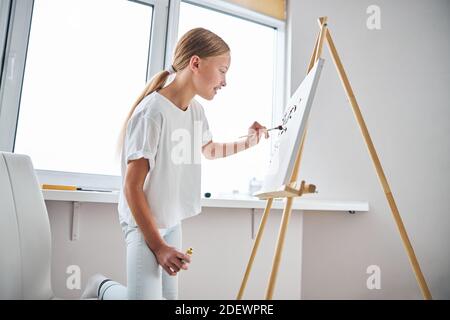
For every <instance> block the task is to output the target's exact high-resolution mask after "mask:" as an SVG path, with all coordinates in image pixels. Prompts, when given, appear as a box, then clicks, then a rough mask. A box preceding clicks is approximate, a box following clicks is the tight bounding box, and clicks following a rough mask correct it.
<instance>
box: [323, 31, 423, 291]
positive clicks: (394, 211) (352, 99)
mask: <svg viewBox="0 0 450 320" xmlns="http://www.w3.org/2000/svg"><path fill="white" fill-rule="evenodd" d="M326 40H327V42H328V48H329V49H330V53H331V56H332V57H333V61H334V64H335V66H336V69H337V71H338V73H339V77H340V78H341V82H342V85H343V86H344V89H345V92H346V94H347V97H348V99H349V101H350V104H351V106H352V108H353V113H354V115H355V117H356V120H357V122H358V124H359V127H360V129H361V132H362V135H363V137H364V140H365V142H366V145H367V149H368V151H369V154H370V156H371V158H372V162H373V164H374V166H375V169H376V172H377V175H378V178H379V180H380V183H381V186H382V188H383V190H384V193H385V195H386V198H387V201H388V203H389V206H390V208H391V212H392V216H393V217H394V220H395V223H396V225H397V229H398V231H399V233H400V237H401V239H402V241H403V245H404V247H405V250H406V253H407V254H408V258H409V261H410V263H411V266H412V268H413V271H414V273H415V276H416V280H417V282H418V284H419V286H420V289H421V291H422V295H423V297H424V298H425V299H426V300H429V299H432V297H431V293H430V290H429V289H428V286H427V283H426V281H425V278H424V276H423V274H422V271H421V270H420V265H419V262H418V261H417V258H416V255H415V254H414V250H413V247H412V245H411V242H410V241H409V238H408V234H407V233H406V229H405V226H404V225H403V221H402V218H401V216H400V213H399V211H398V208H397V205H396V203H395V200H394V196H393V195H392V192H391V189H390V187H389V183H388V181H387V179H386V176H385V174H384V171H383V167H382V166H381V163H380V160H379V159H378V155H377V152H376V150H375V146H374V145H373V142H372V139H371V138H370V135H369V130H368V129H367V126H366V124H365V122H364V118H363V116H362V114H361V110H360V108H359V105H358V103H357V101H356V98H355V95H354V94H353V90H352V87H351V86H350V82H349V80H348V78H347V75H346V73H345V71H344V67H343V66H342V62H341V59H340V58H339V55H338V53H337V50H336V47H335V46H334V43H333V39H332V38H331V34H330V32H329V30H327V32H326Z"/></svg>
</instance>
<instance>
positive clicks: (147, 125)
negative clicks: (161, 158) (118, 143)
mask: <svg viewBox="0 0 450 320" xmlns="http://www.w3.org/2000/svg"><path fill="white" fill-rule="evenodd" d="M160 132H161V127H160V126H159V125H158V123H157V122H156V121H155V120H153V119H152V118H149V117H145V116H137V117H132V118H130V121H129V122H128V127H127V133H126V146H125V163H128V161H130V160H136V159H140V158H145V159H148V161H149V164H150V168H153V167H154V165H155V158H156V153H157V150H158V143H159V137H160Z"/></svg>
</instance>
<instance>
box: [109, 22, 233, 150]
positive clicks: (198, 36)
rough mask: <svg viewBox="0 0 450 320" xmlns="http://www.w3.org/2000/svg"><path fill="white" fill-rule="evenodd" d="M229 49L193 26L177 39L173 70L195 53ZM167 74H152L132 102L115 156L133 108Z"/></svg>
mask: <svg viewBox="0 0 450 320" xmlns="http://www.w3.org/2000/svg"><path fill="white" fill-rule="evenodd" d="M229 51H230V48H229V47H228V45H227V44H226V42H225V41H223V39H222V38H221V37H219V36H218V35H216V34H215V33H213V32H211V31H209V30H207V29H204V28H195V29H192V30H190V31H188V32H186V33H185V34H184V35H183V36H182V37H181V38H180V40H178V43H177V45H176V47H175V52H174V57H173V63H172V68H173V70H174V71H175V72H178V71H181V70H183V69H184V68H186V67H187V66H188V65H189V62H190V59H191V57H192V56H194V55H197V56H199V57H200V58H207V57H214V56H219V55H222V54H225V53H227V52H229ZM169 75H170V73H169V71H167V70H164V71H161V72H159V73H157V74H156V75H155V76H153V78H152V79H151V80H150V81H149V82H148V83H147V85H146V86H145V88H144V91H142V93H141V94H140V95H139V97H138V98H137V100H136V101H135V102H134V104H133V106H132V107H131V110H130V112H128V115H127V117H126V120H125V122H124V123H123V126H122V130H121V131H120V135H119V141H118V144H117V156H119V155H120V153H121V151H122V148H123V144H124V140H125V134H126V130H127V126H128V121H129V120H130V118H131V116H132V115H133V112H134V110H135V109H136V107H137V106H138V105H139V103H141V101H142V100H143V99H144V98H145V97H146V96H148V95H149V94H151V93H152V92H154V91H158V90H160V89H162V88H163V87H164V85H165V84H166V81H167V78H168V76H169Z"/></svg>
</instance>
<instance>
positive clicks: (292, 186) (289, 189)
mask: <svg viewBox="0 0 450 320" xmlns="http://www.w3.org/2000/svg"><path fill="white" fill-rule="evenodd" d="M318 23H319V26H320V32H319V34H318V36H317V39H316V43H315V46H314V50H313V53H312V56H311V60H310V62H309V66H308V72H307V74H308V73H309V71H310V70H311V69H312V67H313V66H314V63H315V62H316V61H317V60H318V59H319V58H320V56H321V54H322V47H323V43H324V41H325V40H326V42H327V43H328V49H329V50H330V53H331V56H332V58H333V62H334V64H335V66H336V69H337V72H338V73H339V77H340V78H341V82H342V85H343V86H344V89H345V92H346V94H347V98H348V100H349V101H350V104H351V106H352V109H353V113H354V114H355V117H356V121H357V122H358V124H359V127H360V129H361V132H362V135H363V137H364V140H365V142H366V145H367V148H368V151H369V154H370V156H371V158H372V161H373V164H374V165H375V170H376V172H377V175H378V178H379V180H380V182H381V186H382V188H383V190H384V193H385V195H386V199H387V201H388V203H389V206H390V208H391V211H392V215H393V217H394V220H395V223H396V225H397V229H398V231H399V233H400V237H401V239H402V242H403V245H404V247H405V250H406V252H407V254H408V258H409V261H410V263H411V266H412V268H413V271H414V273H415V276H416V280H417V282H418V284H419V287H420V289H421V291H422V295H423V297H424V299H426V300H429V299H432V297H431V293H430V290H429V289H428V286H427V283H426V281H425V278H424V276H423V274H422V271H421V270H420V266H419V262H418V261H417V258H416V255H415V254H414V250H413V248H412V245H411V243H410V241H409V238H408V235H407V233H406V229H405V226H404V225H403V221H402V218H401V217H400V213H399V211H398V209H397V205H396V204H395V200H394V196H393V195H392V192H391V189H390V187H389V184H388V181H387V179H386V176H385V175H384V172H383V168H382V167H381V163H380V160H379V159H378V155H377V152H376V150H375V147H374V145H373V143H372V139H371V138H370V135H369V131H368V130H367V127H366V124H365V122H364V119H363V116H362V114H361V110H360V108H359V105H358V103H357V102H356V98H355V95H354V94H353V90H352V88H351V86H350V82H349V80H348V78H347V75H346V73H345V71H344V67H343V66H342V62H341V59H340V58H339V55H338V53H337V51H336V47H335V46H334V43H333V39H332V38H331V34H330V31H329V29H328V28H327V17H321V18H319V19H318ZM307 130H308V126H306V128H305V134H304V135H303V139H302V141H301V144H300V148H299V150H298V153H297V156H296V160H295V164H294V168H293V172H292V176H291V179H290V183H289V185H284V186H282V187H281V188H280V190H281V191H280V190H278V191H274V192H266V193H262V194H258V195H257V196H258V197H259V198H260V199H267V204H266V208H265V210H264V214H263V217H262V219H261V224H260V226H259V229H258V233H257V235H256V240H255V242H254V244H253V249H252V253H251V256H250V259H249V261H248V264H247V268H246V270H245V275H244V278H243V280H242V284H241V287H240V289H239V293H238V296H237V299H238V300H240V299H242V296H243V294H244V290H245V286H246V284H247V280H248V277H249V275H250V270H251V268H252V265H253V261H254V259H255V255H256V252H257V250H258V246H259V243H260V241H261V237H262V234H263V232H264V227H265V225H266V221H267V217H268V216H269V212H270V209H271V207H272V203H273V199H274V198H286V203H285V207H284V211H283V217H282V220H281V225H280V230H279V234H278V241H277V245H276V250H275V256H274V258H273V265H272V271H271V273H270V279H269V285H268V287H267V291H266V299H272V297H273V292H274V288H275V281H276V278H277V273H278V267H279V265H280V260H281V254H282V250H283V245H284V239H285V236H286V230H287V226H288V223H289V217H290V215H291V211H292V203H293V199H294V198H296V197H301V196H302V195H303V194H305V193H313V192H315V189H316V187H315V186H314V185H312V184H306V183H305V181H302V182H301V185H300V187H299V188H297V187H296V181H297V176H298V171H299V167H300V161H301V157H302V153H303V146H304V141H305V137H306V133H307Z"/></svg>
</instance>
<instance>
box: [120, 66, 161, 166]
mask: <svg viewBox="0 0 450 320" xmlns="http://www.w3.org/2000/svg"><path fill="white" fill-rule="evenodd" d="M169 75H170V73H169V71H167V70H164V71H161V72H159V73H157V74H156V75H155V76H153V78H152V79H151V80H150V81H149V82H148V83H147V85H146V86H145V88H144V91H142V93H141V94H140V95H139V97H138V98H137V100H136V101H135V102H134V103H133V106H132V107H131V110H130V112H128V115H127V118H126V120H125V122H124V123H123V125H122V129H121V130H120V134H119V138H118V142H117V148H116V159H119V157H120V153H121V152H122V148H123V144H124V142H125V133H126V132H127V126H128V120H130V118H131V116H132V115H133V112H134V110H135V109H136V107H137V106H138V105H139V103H141V101H142V100H144V98H145V97H146V96H148V95H150V94H151V93H152V92H154V91H158V90H160V89H162V88H163V87H164V85H165V84H166V82H167V78H168V77H169Z"/></svg>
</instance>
